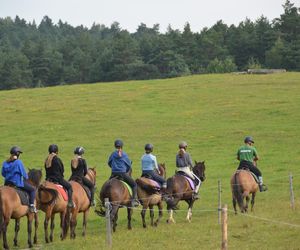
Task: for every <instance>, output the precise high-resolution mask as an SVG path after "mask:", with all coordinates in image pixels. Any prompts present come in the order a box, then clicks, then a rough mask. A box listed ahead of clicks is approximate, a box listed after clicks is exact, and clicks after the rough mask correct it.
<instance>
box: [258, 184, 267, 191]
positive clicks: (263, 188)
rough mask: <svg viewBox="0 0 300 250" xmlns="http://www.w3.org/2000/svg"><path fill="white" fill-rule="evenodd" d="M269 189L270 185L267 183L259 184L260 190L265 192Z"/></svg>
mask: <svg viewBox="0 0 300 250" xmlns="http://www.w3.org/2000/svg"><path fill="white" fill-rule="evenodd" d="M267 190H268V187H267V186H266V185H265V184H261V185H259V191H260V192H264V191H267Z"/></svg>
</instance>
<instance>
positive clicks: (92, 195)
mask: <svg viewBox="0 0 300 250" xmlns="http://www.w3.org/2000/svg"><path fill="white" fill-rule="evenodd" d="M94 195H95V188H94V187H92V188H91V207H93V206H95V200H94Z"/></svg>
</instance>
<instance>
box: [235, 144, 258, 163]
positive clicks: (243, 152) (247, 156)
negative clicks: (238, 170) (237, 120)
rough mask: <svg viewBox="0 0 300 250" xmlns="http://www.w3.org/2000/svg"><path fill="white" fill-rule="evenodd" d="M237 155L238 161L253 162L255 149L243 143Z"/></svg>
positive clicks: (255, 155) (255, 154)
mask: <svg viewBox="0 0 300 250" xmlns="http://www.w3.org/2000/svg"><path fill="white" fill-rule="evenodd" d="M237 155H238V157H239V159H240V161H243V160H244V161H249V162H253V159H254V157H257V151H256V148H255V147H253V146H248V145H244V146H241V147H240V148H239V150H238V152H237Z"/></svg>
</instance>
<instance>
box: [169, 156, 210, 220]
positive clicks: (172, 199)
mask: <svg viewBox="0 0 300 250" xmlns="http://www.w3.org/2000/svg"><path fill="white" fill-rule="evenodd" d="M192 170H193V173H194V174H195V175H196V176H197V177H198V178H199V179H200V180H201V181H202V182H203V181H204V180H205V165H204V161H203V162H196V161H195V166H194V167H193V169H192ZM193 192H194V191H193V190H192V188H191V186H190V184H189V181H188V180H187V179H186V178H185V177H184V176H183V175H181V174H179V173H176V174H175V175H174V176H172V177H171V178H169V179H168V180H167V190H166V203H167V209H168V213H169V218H168V220H167V222H168V223H171V222H173V223H175V220H174V218H173V210H174V209H176V208H177V204H178V202H179V201H180V200H184V201H186V202H187V204H188V213H187V216H186V219H187V220H188V221H189V222H191V219H192V208H193V205H194V202H195V200H194V199H193Z"/></svg>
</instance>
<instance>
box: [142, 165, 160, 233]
mask: <svg viewBox="0 0 300 250" xmlns="http://www.w3.org/2000/svg"><path fill="white" fill-rule="evenodd" d="M158 169H159V175H160V176H162V177H164V178H166V167H165V164H164V163H163V164H158ZM151 181H152V180H149V179H146V178H145V177H141V178H138V179H137V180H136V183H137V194H138V197H139V200H140V202H141V204H142V205H143V209H142V212H141V216H142V222H143V227H144V228H146V227H147V225H146V221H145V215H146V210H147V208H148V207H149V209H150V218H151V226H157V225H158V223H159V221H160V219H161V217H162V215H163V213H162V210H163V203H162V194H161V193H160V192H158V190H156V189H153V188H152V185H151V184H152V183H151ZM154 205H157V207H158V211H159V212H158V213H159V214H158V219H157V220H156V221H155V222H154V210H153V206H154Z"/></svg>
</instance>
